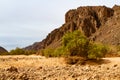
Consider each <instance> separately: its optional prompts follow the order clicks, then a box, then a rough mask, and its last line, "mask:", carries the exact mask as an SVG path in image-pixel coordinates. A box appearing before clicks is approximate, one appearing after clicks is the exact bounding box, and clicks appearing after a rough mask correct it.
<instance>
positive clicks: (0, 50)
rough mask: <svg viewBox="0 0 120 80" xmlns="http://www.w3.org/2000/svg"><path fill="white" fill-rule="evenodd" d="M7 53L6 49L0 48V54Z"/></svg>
mask: <svg viewBox="0 0 120 80" xmlns="http://www.w3.org/2000/svg"><path fill="white" fill-rule="evenodd" d="M6 52H8V51H7V50H6V49H4V48H3V47H1V46H0V54H2V53H6Z"/></svg>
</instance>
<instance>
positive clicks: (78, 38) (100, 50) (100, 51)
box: [63, 31, 108, 59]
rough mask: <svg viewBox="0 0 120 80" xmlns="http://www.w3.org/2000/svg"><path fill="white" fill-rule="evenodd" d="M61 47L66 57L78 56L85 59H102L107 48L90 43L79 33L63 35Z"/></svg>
mask: <svg viewBox="0 0 120 80" xmlns="http://www.w3.org/2000/svg"><path fill="white" fill-rule="evenodd" d="M63 46H64V48H65V49H66V50H65V51H66V54H67V56H80V57H83V58H85V59H99V58H102V57H104V56H105V54H106V53H107V51H108V47H107V46H105V45H103V44H98V43H95V42H90V41H89V40H88V39H87V37H86V36H84V35H83V34H82V33H81V32H80V31H74V32H71V33H67V34H65V35H64V36H63Z"/></svg>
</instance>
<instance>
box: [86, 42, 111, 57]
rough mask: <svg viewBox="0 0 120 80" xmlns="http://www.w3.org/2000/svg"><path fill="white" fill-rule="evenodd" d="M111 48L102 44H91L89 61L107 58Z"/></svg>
mask: <svg viewBox="0 0 120 80" xmlns="http://www.w3.org/2000/svg"><path fill="white" fill-rule="evenodd" d="M108 50H109V48H108V47H107V46H106V45H103V44H101V43H93V42H92V43H91V44H89V50H88V58H89V59H99V58H102V57H105V54H106V53H107V52H108Z"/></svg>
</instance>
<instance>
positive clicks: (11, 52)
mask: <svg viewBox="0 0 120 80" xmlns="http://www.w3.org/2000/svg"><path fill="white" fill-rule="evenodd" d="M24 53H25V51H24V50H23V49H20V48H18V47H17V48H16V49H15V50H11V51H10V52H9V54H10V55H22V54H24Z"/></svg>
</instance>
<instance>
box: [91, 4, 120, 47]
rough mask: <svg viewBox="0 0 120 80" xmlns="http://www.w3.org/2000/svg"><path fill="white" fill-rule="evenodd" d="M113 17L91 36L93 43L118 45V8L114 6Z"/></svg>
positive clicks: (119, 22) (119, 36)
mask: <svg viewBox="0 0 120 80" xmlns="http://www.w3.org/2000/svg"><path fill="white" fill-rule="evenodd" d="M113 10H114V15H113V16H112V17H110V18H108V20H107V21H106V22H105V24H103V25H102V26H101V28H100V29H99V30H98V31H97V32H96V33H95V34H94V35H93V36H92V37H94V39H95V41H98V42H102V43H105V44H111V45H120V6H116V5H115V6H114V7H113Z"/></svg>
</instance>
